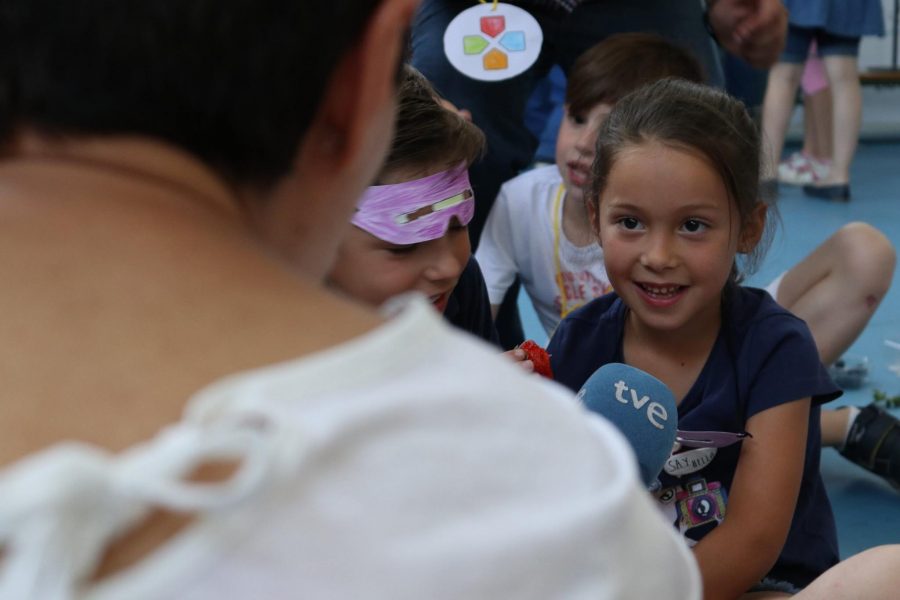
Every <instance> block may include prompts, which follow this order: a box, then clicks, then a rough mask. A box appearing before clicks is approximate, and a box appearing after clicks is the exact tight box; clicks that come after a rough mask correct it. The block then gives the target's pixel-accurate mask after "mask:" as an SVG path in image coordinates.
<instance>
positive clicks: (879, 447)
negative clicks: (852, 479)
mask: <svg viewBox="0 0 900 600" xmlns="http://www.w3.org/2000/svg"><path fill="white" fill-rule="evenodd" d="M841 454H842V455H843V456H844V457H845V458H847V459H848V460H850V461H852V462H855V463H856V464H858V465H859V466H861V467H863V468H865V469H868V470H869V471H871V472H873V473H875V474H876V475H880V476H881V477H883V478H884V479H885V480H887V482H888V483H890V484H891V485H892V486H894V487H895V488H896V489H898V490H900V420H898V419H897V417H895V416H893V415H892V414H890V413H888V412H887V411H886V410H884V409H883V408H881V407H880V406H876V405H874V404H870V405H868V406H866V407H864V408H862V409H861V410H860V411H859V414H858V415H857V416H856V420H854V421H853V425H851V426H850V433H849V434H848V435H847V442H846V443H845V444H844V449H843V450H841Z"/></svg>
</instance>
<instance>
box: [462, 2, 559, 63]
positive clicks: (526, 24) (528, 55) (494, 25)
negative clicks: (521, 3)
mask: <svg viewBox="0 0 900 600" xmlns="http://www.w3.org/2000/svg"><path fill="white" fill-rule="evenodd" d="M481 2H482V3H481V4H478V5H476V6H473V7H471V8H468V9H466V10H464V11H462V12H461V13H459V14H458V15H456V18H454V19H453V20H452V21H451V22H450V25H448V26H447V30H446V31H445V32H444V53H445V54H446V55H447V60H449V61H450V64H451V65H453V66H454V67H455V68H456V70H457V71H459V72H460V73H462V74H463V75H466V76H467V77H471V78H472V79H477V80H479V81H502V80H504V79H510V78H512V77H515V76H516V75H519V74H520V73H523V72H524V71H526V70H527V69H528V67H530V66H531V65H533V64H534V63H535V61H536V60H537V59H538V56H539V55H540V53H541V44H542V43H543V41H544V34H543V32H542V31H541V26H540V25H539V24H538V22H537V21H536V20H535V18H534V17H532V16H531V15H530V14H529V13H528V12H527V11H525V10H523V9H521V8H519V7H518V6H513V5H511V4H504V3H502V2H485V1H484V0H481Z"/></svg>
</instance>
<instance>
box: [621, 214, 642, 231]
mask: <svg viewBox="0 0 900 600" xmlns="http://www.w3.org/2000/svg"><path fill="white" fill-rule="evenodd" d="M617 223H618V224H619V226H620V227H622V228H623V229H627V230H629V231H634V230H636V229H639V228H640V226H641V222H640V221H638V220H637V219H635V218H634V217H622V218H621V219H619V220H618V221H617Z"/></svg>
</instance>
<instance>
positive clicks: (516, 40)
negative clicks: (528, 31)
mask: <svg viewBox="0 0 900 600" xmlns="http://www.w3.org/2000/svg"><path fill="white" fill-rule="evenodd" d="M500 45H501V46H503V47H504V48H506V49H507V50H508V51H510V52H524V51H525V32H524V31H507V32H506V33H504V34H503V37H502V38H500Z"/></svg>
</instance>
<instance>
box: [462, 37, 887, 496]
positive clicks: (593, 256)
mask: <svg viewBox="0 0 900 600" xmlns="http://www.w3.org/2000/svg"><path fill="white" fill-rule="evenodd" d="M662 77H679V78H682V79H686V80H689V81H694V82H701V81H702V77H703V76H702V71H701V69H700V66H699V65H698V63H697V62H696V60H694V59H693V57H691V55H690V54H689V53H688V52H687V51H685V50H683V49H682V48H680V47H678V46H676V45H674V44H672V43H671V42H669V41H667V40H665V39H663V38H661V37H659V36H656V35H653V34H644V33H631V34H620V35H616V36H612V37H610V38H608V39H607V40H606V41H604V42H601V43H600V44H597V45H596V46H594V47H593V48H591V49H590V50H588V51H587V52H585V53H584V54H583V55H582V56H581V57H580V58H579V59H578V60H577V61H576V62H575V64H574V66H573V67H572V70H571V71H570V73H569V80H568V86H567V89H566V110H565V115H564V118H563V123H562V125H561V126H560V131H559V137H558V140H557V148H556V165H554V166H549V167H544V168H540V169H534V170H532V171H529V172H526V173H523V174H522V175H519V176H518V177H516V178H515V179H512V180H510V181H508V182H507V183H506V184H504V186H503V188H502V189H501V192H500V195H499V197H498V198H497V202H496V203H495V204H494V207H493V208H492V210H491V213H490V216H489V217H488V220H487V223H486V225H485V229H484V233H483V234H482V237H481V242H480V244H479V246H478V250H477V252H476V257H477V259H478V262H479V264H480V266H481V268H482V270H483V272H484V278H485V281H486V283H487V289H488V295H489V297H490V301H491V305H492V308H493V309H495V310H496V307H497V306H498V305H499V303H500V302H501V301H502V299H503V296H504V294H505V293H506V289H507V288H508V287H509V285H510V284H511V283H512V281H513V279H514V278H515V276H516V275H518V276H519V277H521V279H522V281H523V283H524V287H525V291H526V292H527V293H528V295H529V297H530V299H531V302H532V304H533V305H534V307H535V310H536V312H537V314H538V316H539V318H540V321H541V324H542V325H543V327H544V330H545V331H546V332H547V335H548V336H551V335H552V334H553V331H554V330H555V329H556V326H557V324H558V323H559V321H560V319H562V318H563V317H564V316H565V315H567V314H568V313H569V312H571V311H572V310H574V309H575V308H577V307H579V306H581V305H582V304H584V303H585V302H588V301H590V300H591V299H593V298H597V297H599V296H601V295H603V294H604V293H606V292H608V291H610V289H611V287H610V282H609V278H608V277H607V275H606V268H605V265H604V253H603V249H601V248H600V247H599V246H598V245H597V243H596V240H595V238H594V236H593V233H592V232H591V228H590V224H589V222H588V219H587V216H586V215H587V213H586V208H585V206H584V201H583V192H582V187H583V186H584V184H585V181H586V179H587V177H588V174H587V172H588V169H589V168H590V165H591V162H592V161H593V160H594V146H595V144H596V141H597V129H598V126H599V125H600V124H601V123H602V122H603V120H604V119H605V117H606V115H607V114H609V112H610V110H612V108H613V106H614V105H615V103H616V102H617V101H618V100H619V98H621V97H622V96H624V95H625V94H627V93H629V92H631V91H633V90H635V89H637V88H638V87H640V86H641V85H643V84H646V83H650V82H653V81H656V80H658V79H660V78H662ZM647 175H648V176H654V174H653V173H652V172H650V171H648V172H647ZM894 264H895V255H894V249H893V247H892V246H891V243H890V242H889V241H888V239H887V238H886V237H885V236H884V235H882V234H881V233H880V232H879V231H878V230H876V229H875V228H873V227H871V226H870V225H868V224H865V223H859V222H856V223H850V224H847V225H844V226H843V227H841V228H840V229H839V230H838V231H837V232H835V233H834V234H833V235H832V236H831V237H829V238H828V239H827V240H826V241H825V242H823V243H822V244H821V245H820V246H818V247H817V248H816V249H815V250H813V252H812V253H810V254H809V255H808V256H807V257H806V258H805V259H804V260H802V261H801V262H800V263H798V264H797V265H795V266H794V267H793V268H791V269H790V270H788V271H787V272H786V273H784V274H782V275H781V276H780V277H778V278H777V279H776V280H775V281H774V282H772V283H771V284H770V285H769V286H767V288H766V289H767V291H768V292H769V293H770V294H771V295H772V297H773V298H775V300H776V301H777V302H778V303H779V304H781V305H782V306H783V307H785V308H787V309H788V310H790V311H792V312H793V313H794V314H796V315H797V316H799V317H800V318H802V319H803V320H804V321H806V322H807V324H808V325H809V327H810V329H811V331H812V334H813V338H814V340H815V341H816V346H817V348H818V350H819V356H820V358H821V360H822V362H823V363H825V364H826V365H829V364H831V363H833V362H834V361H836V360H837V359H838V358H839V357H840V356H841V354H843V353H844V352H845V351H846V350H847V348H849V347H850V345H851V344H852V343H853V341H854V340H856V338H857V337H858V336H859V334H860V333H861V332H862V330H863V329H864V328H865V326H866V324H867V323H868V322H869V319H870V318H871V317H872V315H873V314H874V312H875V309H876V308H877V307H878V304H879V303H880V302H881V299H882V298H884V296H885V294H886V293H887V290H888V289H889V287H890V283H891V279H892V277H893V272H894ZM835 315H841V318H839V319H836V318H835ZM860 415H861V416H862V419H858V418H857V417H858V416H860ZM896 421H897V420H896V419H895V418H894V417H893V416H892V415H890V414H889V413H887V412H885V411H884V410H882V409H880V408H878V407H876V406H874V405H872V406H868V407H865V408H864V409H862V413H860V409H858V408H856V407H847V408H842V409H838V410H827V411H823V413H822V443H823V444H824V445H826V446H834V447H836V448H837V449H838V450H840V451H841V453H842V454H843V455H844V456H845V457H847V458H849V459H850V460H852V461H853V462H855V463H857V464H859V465H861V466H863V467H865V468H867V469H869V470H871V471H873V472H875V473H877V474H878V475H880V476H882V477H884V478H885V479H887V480H888V481H889V482H890V483H891V484H892V485H894V486H900V455H897V456H891V454H895V455H896V454H898V453H900V444H893V445H892V444H885V443H884V439H883V437H884V436H882V435H879V434H880V433H883V432H885V431H890V430H891V429H894V430H895V433H896V431H900V429H897V427H896ZM848 440H849V442H848ZM873 457H877V460H873Z"/></svg>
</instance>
